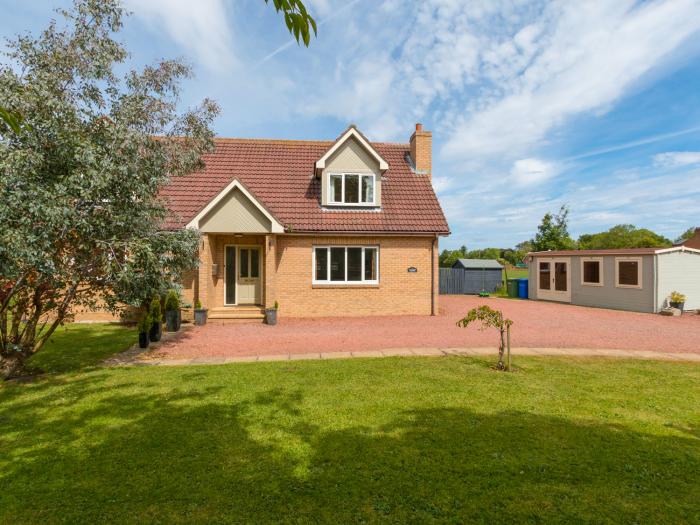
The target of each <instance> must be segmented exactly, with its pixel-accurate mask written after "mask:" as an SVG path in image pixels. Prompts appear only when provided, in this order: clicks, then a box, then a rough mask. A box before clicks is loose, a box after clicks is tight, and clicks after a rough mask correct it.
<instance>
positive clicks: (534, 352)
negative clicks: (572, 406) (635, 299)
mask: <svg viewBox="0 0 700 525" xmlns="http://www.w3.org/2000/svg"><path fill="white" fill-rule="evenodd" d="M142 352H143V351H142ZM497 353H498V349H497V348H495V347H485V348H387V349H384V350H365V351H359V352H348V351H339V352H314V353H307V354H294V353H285V354H269V355H268V354H260V355H249V356H235V357H195V358H188V359H170V358H166V359H159V358H157V357H155V358H148V357H147V355H146V354H145V353H132V352H131V351H129V350H128V351H127V352H124V353H122V354H119V356H115V358H112V359H109V360H107V361H105V363H104V364H105V365H106V366H183V365H220V364H225V363H250V362H261V361H302V360H327V359H354V358H372V357H415V356H422V357H428V356H434V357H439V356H467V357H474V356H492V357H495V356H496V354H497ZM511 353H512V356H513V358H514V359H517V358H518V357H522V356H551V357H605V358H620V359H642V360H659V361H690V362H698V363H700V354H694V353H686V352H653V351H648V350H620V349H613V348H610V349H594V348H513V349H512V350H511Z"/></svg>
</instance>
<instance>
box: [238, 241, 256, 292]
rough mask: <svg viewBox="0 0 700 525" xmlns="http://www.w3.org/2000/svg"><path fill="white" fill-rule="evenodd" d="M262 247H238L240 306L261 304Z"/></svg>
mask: <svg viewBox="0 0 700 525" xmlns="http://www.w3.org/2000/svg"><path fill="white" fill-rule="evenodd" d="M260 253H261V249H260V246H239V247H238V261H237V262H238V274H237V275H238V277H237V296H238V304H261V303H262V286H261V279H260V274H261V273H262V272H261V266H262V260H261V259H262V257H261V256H260Z"/></svg>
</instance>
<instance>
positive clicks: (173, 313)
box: [165, 290, 180, 332]
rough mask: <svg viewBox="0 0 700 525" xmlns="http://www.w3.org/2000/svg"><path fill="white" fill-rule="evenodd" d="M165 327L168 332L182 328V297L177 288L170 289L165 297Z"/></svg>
mask: <svg viewBox="0 0 700 525" xmlns="http://www.w3.org/2000/svg"><path fill="white" fill-rule="evenodd" d="M165 328H166V330H168V332H177V331H178V330H179V329H180V298H179V297H178V295H177V292H176V291H175V290H170V291H169V292H168V295H167V296H166V297H165Z"/></svg>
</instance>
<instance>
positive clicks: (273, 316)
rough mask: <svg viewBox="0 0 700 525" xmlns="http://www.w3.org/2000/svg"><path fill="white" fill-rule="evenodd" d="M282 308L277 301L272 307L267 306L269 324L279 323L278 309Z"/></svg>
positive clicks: (266, 320)
mask: <svg viewBox="0 0 700 525" xmlns="http://www.w3.org/2000/svg"><path fill="white" fill-rule="evenodd" d="M279 309H280V304H279V303H278V302H277V301H275V305H274V306H273V307H272V308H265V322H266V323H267V324H269V325H276V324H277V310H279Z"/></svg>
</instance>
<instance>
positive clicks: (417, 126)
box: [416, 122, 423, 131]
mask: <svg viewBox="0 0 700 525" xmlns="http://www.w3.org/2000/svg"><path fill="white" fill-rule="evenodd" d="M416 131H423V124H421V123H420V122H416Z"/></svg>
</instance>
